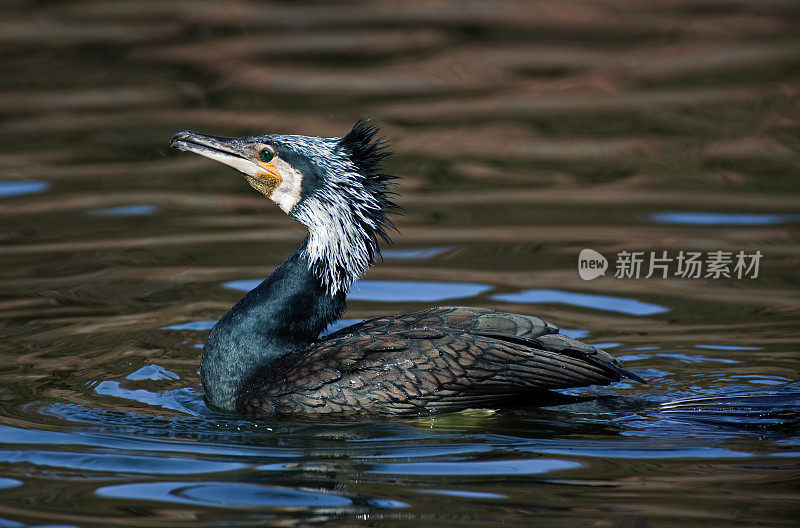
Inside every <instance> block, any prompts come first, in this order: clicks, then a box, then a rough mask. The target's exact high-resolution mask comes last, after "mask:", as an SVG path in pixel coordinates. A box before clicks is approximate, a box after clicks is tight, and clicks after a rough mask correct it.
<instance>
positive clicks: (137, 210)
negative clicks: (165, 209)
mask: <svg viewBox="0 0 800 528" xmlns="http://www.w3.org/2000/svg"><path fill="white" fill-rule="evenodd" d="M157 210H158V209H157V208H156V206H155V205H123V206H120V207H109V208H107V209H94V210H92V211H87V213H88V214H90V215H92V216H144V215H150V214H153V213H155V212H156V211H157Z"/></svg>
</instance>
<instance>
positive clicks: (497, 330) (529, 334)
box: [326, 306, 558, 339]
mask: <svg viewBox="0 0 800 528" xmlns="http://www.w3.org/2000/svg"><path fill="white" fill-rule="evenodd" d="M414 328H450V329H453V330H462V331H464V332H472V333H482V334H486V335H497V336H510V337H517V338H522V339H533V338H536V337H539V336H542V335H545V334H556V333H558V327H557V326H556V325H554V324H551V323H548V322H547V321H545V320H543V319H540V318H538V317H533V316H531V315H521V314H512V313H506V312H498V311H496V310H490V309H488V308H475V307H470V306H437V307H435V308H428V309H426V310H420V311H418V312H410V313H404V314H400V315H394V316H390V317H377V318H375V319H367V320H365V321H361V322H359V323H356V324H353V325H350V326H347V327H345V328H342V329H341V330H338V331H336V332H333V333H331V334H330V335H328V336H327V338H326V339H335V338H338V337H342V336H345V335H351V334H361V333H366V332H391V331H401V330H411V329H414Z"/></svg>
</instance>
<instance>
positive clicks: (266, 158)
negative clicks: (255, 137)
mask: <svg viewBox="0 0 800 528" xmlns="http://www.w3.org/2000/svg"><path fill="white" fill-rule="evenodd" d="M274 157H275V154H274V153H273V152H272V151H271V150H270V149H266V148H265V149H262V150H261V152H259V153H258V159H260V160H261V161H263V162H264V163H269V162H270V161H272V158H274Z"/></svg>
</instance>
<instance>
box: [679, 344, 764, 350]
mask: <svg viewBox="0 0 800 528" xmlns="http://www.w3.org/2000/svg"><path fill="white" fill-rule="evenodd" d="M695 346H696V347H697V348H705V349H707V350H762V347H758V346H742V345H695Z"/></svg>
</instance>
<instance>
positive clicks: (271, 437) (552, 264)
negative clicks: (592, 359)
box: [0, 0, 800, 527]
mask: <svg viewBox="0 0 800 528" xmlns="http://www.w3.org/2000/svg"><path fill="white" fill-rule="evenodd" d="M798 14H799V12H798V10H797V8H796V6H795V5H793V4H792V3H791V2H789V3H787V2H769V3H748V2H734V1H730V2H728V1H722V2H707V1H701V0H687V1H683V2H677V3H676V2H666V3H663V2H662V3H656V4H652V3H641V2H632V1H628V0H622V1H618V2H599V3H598V2H567V3H564V2H555V1H545V2H529V1H528V0H519V1H517V0H511V1H508V2H501V3H481V2H469V1H460V0H458V1H456V0H445V1H443V2H411V3H398V2H388V1H386V2H384V1H379V2H369V3H350V2H336V3H324V2H323V3H319V2H273V3H266V4H265V3H260V2H249V1H242V2H237V3H236V4H235V5H233V4H231V3H226V2H206V1H200V0H188V1H184V2H177V3H176V2H132V1H114V2H111V1H98V2H48V3H41V2H27V1H18V2H10V3H8V5H7V6H5V7H4V9H3V19H2V22H1V23H0V26H1V30H0V57H1V58H2V61H3V75H2V76H0V115H1V117H2V119H0V137H2V141H0V217H2V223H1V224H0V329H2V330H1V332H2V333H0V335H2V337H3V339H2V340H0V526H9V527H24V526H80V527H109V526H140V525H146V526H176V527H177V526H180V527H193V526H254V525H255V526H261V525H267V526H292V525H298V526H311V525H324V526H403V527H405V526H443V527H444V526H446V527H450V526H499V525H503V526H531V525H536V526H648V527H649V526H653V527H656V526H675V525H686V526H754V525H758V526H796V525H797V512H798V508H797V504H798V500H800V496H799V495H800V494H798V490H799V489H800V435H798V425H797V423H798V410H797V409H798V406H800V402H799V401H798V397H797V393H798V392H799V391H800V388H798V387H797V385H789V386H785V385H783V384H785V383H786V382H790V381H792V380H796V379H798V378H800V374H799V373H800V360H799V359H798V357H799V356H798V351H799V350H800V328H798V323H797V321H798V320H800V296H799V295H798V282H799V281H800V274H799V273H798V269H800V268H799V267H798V255H800V245H798V234H799V232H798V221H797V220H798V211H800V200H798V190H800V183H798V182H800V178H799V176H800V173H798V167H800V156H799V155H798V152H800V142H798V138H800V124H799V123H798V119H797V115H798V113H797V108H798V102H799V101H798V91H797V89H796V86H797V85H798V80H799V79H798V77H800V69H798V65H800V45H798V40H797V35H800V24H799V23H798V22H799V21H800V18H798ZM363 116H374V117H375V118H376V119H377V121H378V123H380V124H381V125H382V126H383V127H384V132H385V135H386V136H387V137H388V138H390V139H391V140H392V144H393V149H394V151H395V155H394V156H393V157H392V158H390V159H389V160H388V161H387V169H388V170H390V171H391V172H392V173H394V174H397V175H399V176H402V178H403V179H402V180H401V184H400V186H399V188H398V191H399V193H400V197H399V198H398V201H399V202H400V204H401V205H402V206H403V207H404V209H405V212H404V215H403V216H400V217H397V218H396V224H397V227H398V233H395V234H394V235H393V238H394V240H395V245H394V246H392V247H389V248H387V251H386V252H385V254H384V260H383V262H381V263H380V264H378V265H376V266H375V267H374V268H373V269H372V270H371V271H370V272H369V273H368V274H367V276H366V277H365V278H364V279H363V280H362V281H361V282H359V283H358V285H357V287H355V288H354V289H353V291H352V292H351V294H350V297H349V302H348V312H347V314H346V320H344V321H343V322H341V323H339V324H337V325H332V327H331V328H329V329H328V330H327V331H333V330H335V329H337V328H340V327H341V326H344V325H346V324H352V323H354V322H357V321H359V320H362V319H365V318H368V317H375V316H379V315H384V314H389V313H399V312H406V311H411V310H416V309H421V308H425V307H427V306H430V305H433V304H468V305H470V304H471V305H478V306H487V307H492V308H496V309H501V310H509V311H516V312H519V313H526V314H536V315H540V316H542V317H544V318H546V319H548V320H551V321H553V322H555V323H557V324H559V325H560V326H562V327H563V328H564V333H566V334H568V335H570V336H573V337H577V338H581V339H584V340H586V341H587V342H590V343H594V344H597V345H598V346H601V347H603V348H606V349H607V350H608V351H609V352H610V353H612V354H614V355H616V356H617V357H620V358H622V359H623V360H624V361H625V363H626V366H627V368H629V369H631V370H633V371H634V372H636V373H637V374H639V375H640V376H642V377H643V378H645V379H646V380H647V382H648V384H647V385H641V384H637V383H634V382H627V381H626V382H623V383H619V384H616V385H613V386H610V387H600V388H598V387H594V388H585V389H572V390H568V391H564V393H565V394H566V395H567V396H570V397H572V396H574V397H576V398H578V399H579V401H577V402H575V401H573V400H560V401H558V402H555V401H553V402H549V403H550V406H548V407H545V408H540V407H537V406H535V405H534V404H535V403H537V402H521V404H522V405H521V407H520V408H514V409H473V410H469V411H464V412H461V413H456V414H451V415H443V416H436V417H420V418H416V419H380V420H379V419H375V420H356V421H353V420H333V421H331V420H325V421H319V420H314V419H308V420H299V419H294V420H286V419H280V418H276V417H264V418H260V419H249V418H243V417H238V416H233V415H228V414H221V413H215V412H212V411H210V410H209V409H208V408H207V407H206V406H205V404H204V402H203V397H202V387H201V384H200V381H199V375H198V368H199V355H200V348H202V344H203V342H204V340H205V337H206V335H207V332H208V330H209V329H210V328H211V327H212V326H213V324H214V322H215V321H216V320H217V319H218V318H219V317H220V316H221V315H222V314H223V313H224V312H225V311H226V310H227V309H228V307H230V306H231V305H232V304H233V303H234V302H235V301H236V300H237V299H238V298H239V297H240V296H241V295H242V294H243V291H245V290H247V289H249V288H252V287H253V286H254V285H255V284H257V283H258V281H259V280H261V279H262V278H263V277H264V276H265V275H266V274H267V273H269V271H270V270H272V269H273V268H274V267H275V266H277V265H279V264H280V263H281V262H282V261H283V259H284V258H285V257H286V256H287V255H288V254H289V253H290V252H291V251H293V250H294V248H295V247H297V245H299V244H300V242H301V240H302V237H303V232H302V230H301V229H300V228H299V226H297V225H296V224H294V223H293V222H292V221H291V220H289V219H288V218H286V217H285V216H284V215H283V213H282V212H281V211H280V210H279V209H278V208H277V207H275V206H274V205H273V204H272V203H271V202H269V201H268V200H266V199H264V198H262V197H261V196H259V195H257V194H256V193H254V192H253V191H252V189H251V188H250V187H249V186H248V185H247V184H246V182H245V181H244V180H243V179H242V178H241V177H240V176H238V175H237V174H236V173H235V172H234V171H232V170H231V169H229V168H226V167H222V166H219V165H216V164H214V163H212V162H210V161H208V160H204V159H201V158H199V157H196V156H190V155H180V154H179V153H178V152H175V151H171V150H170V149H169V148H168V146H167V143H168V140H169V137H170V136H171V135H172V134H173V133H174V132H175V131H177V130H181V129H186V128H188V129H193V130H197V131H201V132H207V133H212V134H219V135H245V134H248V135H249V134H257V133H267V132H278V133H281V132H283V133H302V134H310V135H321V136H337V135H341V134H343V133H345V132H346V131H347V130H348V128H349V126H351V125H352V123H354V122H355V121H356V120H357V119H359V118H361V117H363ZM585 248H591V249H594V250H596V251H598V252H600V253H601V254H603V255H605V256H607V257H609V259H612V258H613V257H614V256H615V255H616V254H618V253H620V252H622V251H643V252H651V251H652V252H656V253H657V254H659V255H660V254H661V252H662V251H667V252H668V254H670V255H672V256H676V255H677V254H678V253H679V252H680V251H693V252H703V253H705V252H712V251H723V252H732V253H734V254H735V253H737V252H739V251H744V252H747V253H753V252H755V251H761V252H762V254H763V259H762V262H761V267H760V272H759V275H758V277H757V278H750V277H748V278H742V279H736V278H726V277H721V278H718V279H713V278H708V277H704V278H699V279H685V278H681V277H676V276H674V275H670V277H669V278H667V279H660V278H651V279H644V278H640V279H617V278H615V277H614V273H613V262H612V263H611V268H610V269H609V270H608V271H607V272H606V275H605V276H602V277H598V278H596V279H595V280H592V281H583V280H581V279H580V278H579V276H578V273H577V258H578V254H579V253H580V251H581V250H582V249H585ZM720 395H727V397H726V399H725V400H724V401H726V402H728V403H730V402H735V401H738V400H740V399H742V398H749V399H747V401H748V402H750V404H751V408H750V409H749V410H742V409H738V410H735V411H734V410H731V409H730V408H727V410H726V408H723V409H721V410H720V409H719V408H717V407H714V402H718V401H720V400H719V398H720V397H721V396H720ZM704 396H711V397H713V398H716V399H712V400H711V403H709V401H706V400H695V401H694V403H693V404H692V405H689V406H672V407H669V408H665V409H663V410H661V411H659V410H658V409H656V406H657V404H659V403H660V402H669V401H671V400H674V399H676V398H687V397H704ZM590 397H591V398H590ZM594 397H596V398H594ZM581 398H583V399H582V400H580V399H581ZM528 404H530V405H528Z"/></svg>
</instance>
